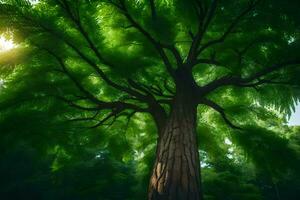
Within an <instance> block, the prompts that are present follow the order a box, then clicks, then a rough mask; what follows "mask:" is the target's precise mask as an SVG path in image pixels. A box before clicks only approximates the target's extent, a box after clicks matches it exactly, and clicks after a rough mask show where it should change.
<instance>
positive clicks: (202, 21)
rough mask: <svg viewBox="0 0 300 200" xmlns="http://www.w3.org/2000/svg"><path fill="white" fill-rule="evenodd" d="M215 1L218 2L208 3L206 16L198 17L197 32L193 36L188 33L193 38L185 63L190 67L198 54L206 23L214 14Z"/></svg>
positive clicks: (208, 22) (206, 26)
mask: <svg viewBox="0 0 300 200" xmlns="http://www.w3.org/2000/svg"><path fill="white" fill-rule="evenodd" d="M217 3H218V0H213V1H212V3H211V5H210V8H209V11H208V13H207V15H206V16H204V15H203V16H202V17H203V19H199V25H198V32H197V33H196V35H195V36H193V34H192V33H190V35H191V36H192V39H193V41H192V45H191V47H190V50H189V53H188V56H187V63H188V64H190V67H192V66H193V65H194V62H195V59H196V58H197V55H198V53H197V50H198V48H199V45H200V43H201V40H202V38H203V35H204V34H205V32H206V30H207V28H208V25H209V24H210V22H211V20H212V18H213V16H214V14H215V11H216V9H217ZM199 4H200V5H202V4H201V3H199ZM201 8H202V7H201ZM202 9H203V8H202ZM200 17H201V16H200Z"/></svg>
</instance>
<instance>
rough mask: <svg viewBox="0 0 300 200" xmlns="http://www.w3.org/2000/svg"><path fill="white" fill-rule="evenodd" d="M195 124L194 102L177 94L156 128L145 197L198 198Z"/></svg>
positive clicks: (198, 169) (197, 159)
mask: <svg viewBox="0 0 300 200" xmlns="http://www.w3.org/2000/svg"><path fill="white" fill-rule="evenodd" d="M195 124H196V104H194V103H193V102H191V101H187V100H186V97H185V96H184V95H181V96H180V97H179V98H176V99H175V101H174V104H173V107H172V111H171V113H170V116H169V118H168V120H167V122H166V123H165V126H164V128H163V129H161V130H160V132H161V133H160V136H159V139H158V146H157V152H156V161H155V164H154V168H153V172H152V176H151V179H150V184H149V193H148V199H149V200H167V199H168V200H202V197H201V193H200V192H201V179H200V161H199V154H198V146H197V138H196V125H195Z"/></svg>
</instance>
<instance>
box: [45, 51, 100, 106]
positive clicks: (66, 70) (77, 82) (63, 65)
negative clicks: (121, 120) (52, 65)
mask: <svg viewBox="0 0 300 200" xmlns="http://www.w3.org/2000/svg"><path fill="white" fill-rule="evenodd" d="M43 49H44V50H45V51H46V52H47V53H48V54H50V55H51V56H53V57H54V58H55V59H56V60H57V62H58V63H59V65H60V66H61V68H62V72H63V73H64V74H66V75H67V76H68V77H69V79H70V80H71V81H73V83H74V84H75V85H76V87H77V88H78V89H79V91H80V92H82V93H83V94H84V95H85V96H86V97H87V98H88V99H89V100H91V101H92V102H94V103H95V104H99V103H102V102H101V101H100V100H99V99H98V98H97V97H95V96H94V95H93V94H92V93H90V92H89V91H88V90H86V89H85V88H84V87H83V86H82V85H81V83H80V82H79V81H78V80H77V79H76V78H75V77H74V76H73V75H72V74H71V73H70V71H69V70H68V68H67V66H66V65H65V63H64V61H63V60H62V59H61V58H60V57H58V56H57V55H56V54H54V53H53V52H52V51H51V50H49V49H46V48H43Z"/></svg>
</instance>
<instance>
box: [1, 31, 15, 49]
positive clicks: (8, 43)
mask: <svg viewBox="0 0 300 200" xmlns="http://www.w3.org/2000/svg"><path fill="white" fill-rule="evenodd" d="M15 46H16V45H15V44H14V42H13V41H12V40H11V39H7V38H5V37H4V36H1V35H0V52H1V51H8V50H10V49H13V48H14V47H15Z"/></svg>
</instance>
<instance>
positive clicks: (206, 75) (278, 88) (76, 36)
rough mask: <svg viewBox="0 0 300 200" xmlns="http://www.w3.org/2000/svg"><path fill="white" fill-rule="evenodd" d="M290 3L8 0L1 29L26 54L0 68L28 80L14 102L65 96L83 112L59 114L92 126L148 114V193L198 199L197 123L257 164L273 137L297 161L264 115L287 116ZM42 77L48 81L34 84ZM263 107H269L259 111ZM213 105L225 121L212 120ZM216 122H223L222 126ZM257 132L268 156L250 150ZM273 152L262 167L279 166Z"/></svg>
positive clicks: (292, 79) (293, 24)
mask: <svg viewBox="0 0 300 200" xmlns="http://www.w3.org/2000/svg"><path fill="white" fill-rule="evenodd" d="M235 3H236V2H235ZM297 6H299V2H297V1H290V2H289V3H283V2H281V1H239V2H238V3H236V4H233V1H226V2H225V1H217V0H216V1H214V0H213V1H196V0H193V1H192V0H191V1H189V2H188V3H187V1H183V0H182V1H181V0H177V1H136V2H135V1H123V0H116V1H113V0H112V1H110V0H108V1H67V0H61V1H60V0H57V1H40V2H39V3H38V4H35V5H32V4H31V3H30V2H27V1H19V0H18V1H3V2H2V3H1V23H2V24H1V26H2V28H3V29H7V28H9V29H10V31H11V32H12V33H13V34H14V36H15V38H16V41H18V42H19V43H20V48H21V49H22V53H21V55H22V56H17V55H15V56H17V57H18V58H20V60H18V59H14V62H17V61H19V63H21V64H20V65H17V67H15V68H5V67H4V68H5V70H4V71H5V72H3V75H4V76H5V75H6V76H8V78H7V77H6V79H7V80H9V79H13V80H18V81H20V80H23V79H24V80H25V79H26V75H30V76H31V77H34V79H33V80H32V81H31V82H26V84H24V83H23V84H22V83H19V84H18V85H16V86H19V87H26V88H28V89H27V92H26V93H23V94H22V95H23V96H22V95H21V96H18V100H17V101H18V102H20V100H23V101H27V100H29V101H32V98H34V99H36V100H37V99H38V100H41V99H44V101H47V102H48V101H50V102H51V103H53V102H56V100H55V99H59V100H62V101H63V102H65V103H67V104H68V105H69V106H71V107H73V108H74V109H78V110H81V111H82V112H76V111H75V110H74V111H72V110H71V111H69V112H70V113H69V112H66V115H67V114H68V116H65V117H66V118H68V119H69V120H71V121H79V122H85V123H84V124H85V125H87V124H89V125H90V127H92V128H97V127H99V126H103V125H106V126H110V125H113V124H114V125H116V124H117V125H119V127H120V124H119V122H118V121H122V122H123V121H124V120H126V119H127V120H128V121H129V120H130V119H131V118H132V117H133V116H134V115H136V116H138V118H139V119H140V120H143V119H144V120H147V121H148V120H149V116H151V117H152V119H153V120H154V122H155V126H156V130H157V135H158V139H157V150H156V157H155V162H154V168H153V173H152V176H151V178H150V184H149V194H148V198H149V199H166V198H169V199H202V196H203V192H202V189H201V181H200V161H199V156H198V149H199V148H198V142H200V144H201V143H202V142H203V143H205V142H204V140H205V139H207V140H208V138H209V136H207V135H209V134H208V133H206V134H204V135H206V137H207V138H204V139H203V140H201V137H200V140H199V141H198V140H197V134H196V132H197V131H196V130H197V129H198V130H199V132H201V131H203V132H210V133H211V134H213V133H214V132H216V133H219V134H220V132H227V133H228V134H229V135H230V137H232V140H233V141H234V142H236V143H237V144H239V145H241V146H243V147H246V148H247V149H248V150H249V151H250V153H251V155H253V156H252V157H251V158H252V159H253V162H255V163H256V164H262V163H263V162H261V161H262V160H263V159H265V156H266V155H272V153H271V152H272V151H269V150H270V149H268V148H269V147H270V146H272V145H268V143H269V144H276V145H274V147H273V149H272V150H273V153H274V150H276V151H278V152H282V149H287V150H286V151H283V152H284V155H283V156H284V158H285V159H290V158H292V160H295V161H296V160H297V158H296V156H295V155H294V153H293V151H291V150H289V149H288V148H286V147H287V146H288V142H287V141H286V139H287V138H285V139H283V138H284V137H283V136H278V133H277V134H276V132H277V131H278V130H274V129H273V128H272V123H274V121H271V123H270V124H268V123H265V120H264V118H266V117H267V115H268V114H269V115H272V114H273V115H276V114H277V115H280V114H282V115H283V116H284V115H288V114H289V113H290V112H291V111H290V110H291V107H293V106H294V103H295V102H296V101H297V100H298V99H299V84H300V83H299V80H298V79H297V73H299V67H298V66H299V63H300V58H299V55H297V49H298V45H299V42H298V39H299V16H298V14H297V10H296V8H297ZM274 13H276V16H274ZM11 60H12V59H10V60H9V61H11ZM3 65H6V66H11V65H12V63H9V62H8V63H5V62H4V63H3ZM29 67H30V69H28V68H29ZM28 72H30V73H28ZM8 74H9V75H8ZM33 74H35V76H33ZM44 81H47V82H48V83H51V84H48V85H47V84H38V83H41V82H44ZM69 83H72V85H71V84H69ZM49 85H51V87H48V86H49ZM30 87H34V88H36V87H39V88H38V91H39V92H36V90H35V91H34V92H33V91H30V90H31V89H30ZM45 87H46V88H45ZM17 89H18V88H17ZM17 89H16V90H17ZM23 91H26V90H23ZM31 92H32V94H31ZM28 93H29V94H28ZM10 94H14V92H12V91H10ZM29 97H30V98H29ZM6 98H7V99H9V97H6ZM11 98H12V99H15V98H16V97H14V96H13V95H12V97H11ZM6 102H9V101H6ZM12 102H13V101H12ZM12 102H9V103H8V105H10V106H12V105H11V104H12ZM8 105H6V104H5V103H2V107H7V106H8ZM47 105H48V104H45V106H47ZM270 108H273V109H274V110H275V111H274V113H275V114H274V113H272V111H268V112H267V114H266V110H270ZM276 110H277V111H279V112H280V114H278V113H276ZM35 111H36V110H35ZM55 111H58V110H57V109H54V112H55ZM212 111H215V112H216V113H217V114H219V117H220V118H218V117H211V116H213V115H214V114H215V113H214V112H212ZM138 113H145V114H146V115H141V114H138ZM197 114H198V116H197ZM30 115H31V114H30ZM275 118H276V117H275ZM279 118H281V117H279ZM210 119H214V120H212V121H213V123H212V121H211V120H210ZM259 119H260V120H259ZM271 119H274V118H271ZM254 120H255V121H254ZM222 122H224V123H225V125H227V126H229V128H228V127H227V126H222V125H221V126H219V127H218V124H222ZM41 124H42V123H41ZM41 124H40V125H41ZM205 124H206V125H208V124H209V125H210V126H209V128H208V127H207V126H206V125H205ZM249 124H251V127H250V126H248V125H249ZM124 125H126V123H124ZM127 125H130V123H127ZM131 126H133V125H131ZM220 127H221V128H220ZM128 128H129V126H128ZM137 130H140V129H137ZM117 131H120V132H122V131H121V130H120V129H117ZM281 131H282V130H281ZM120 134H121V133H120ZM141 134H142V133H141ZM119 137H121V136H118V138H119ZM251 137H252V139H251ZM253 138H254V139H253ZM257 138H259V139H257ZM257 140H259V141H260V140H261V141H262V142H261V143H262V146H261V147H260V146H259V148H262V149H264V150H265V152H264V154H260V153H259V152H257V151H256V150H257V148H258V147H257V146H255V145H257ZM264 145H265V146H264ZM264 147H268V148H264ZM277 147H278V148H277ZM216 148H217V147H216ZM268 152H269V154H268ZM271 158H272V156H271V157H270V161H269V162H267V163H264V165H262V168H265V169H268V168H271V167H270V166H272V167H273V165H275V164H276V165H279V167H280V166H284V165H285V164H286V162H277V161H276V160H272V159H271ZM286 161H288V160H286ZM276 173H277V172H276V170H272V174H276Z"/></svg>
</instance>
